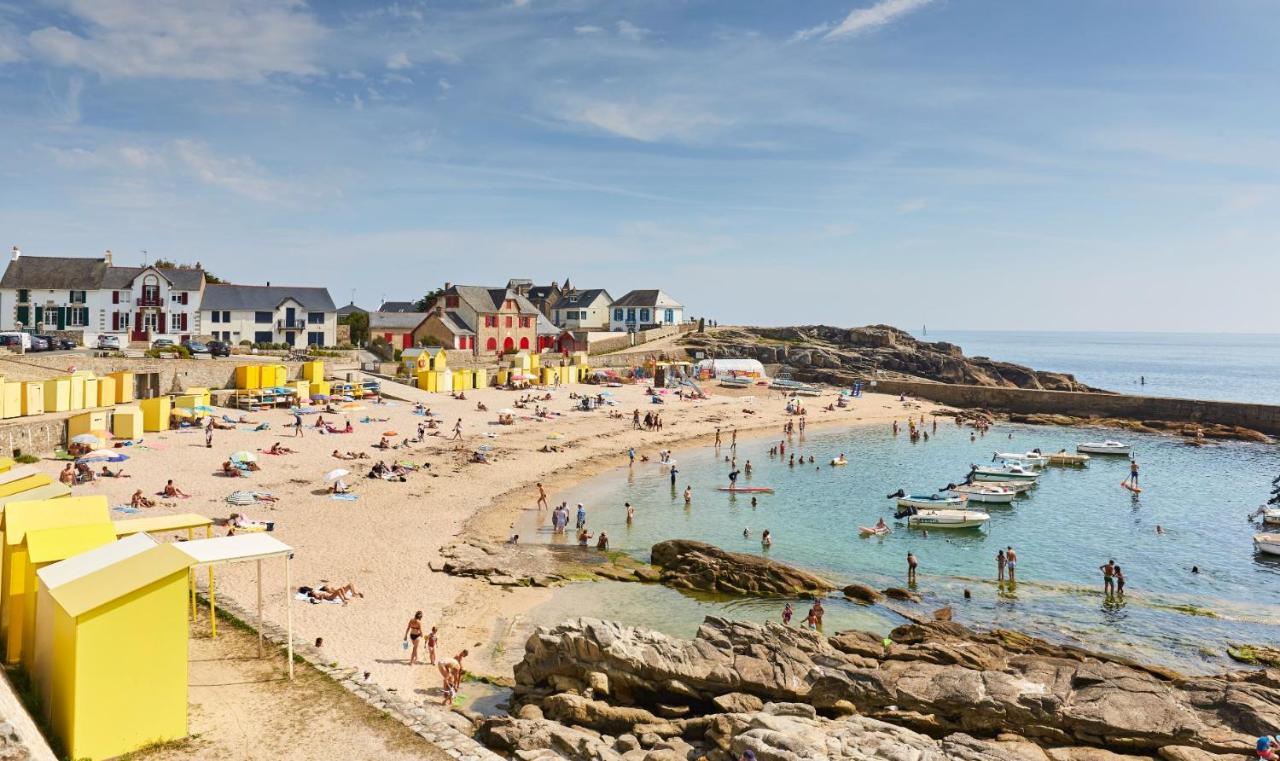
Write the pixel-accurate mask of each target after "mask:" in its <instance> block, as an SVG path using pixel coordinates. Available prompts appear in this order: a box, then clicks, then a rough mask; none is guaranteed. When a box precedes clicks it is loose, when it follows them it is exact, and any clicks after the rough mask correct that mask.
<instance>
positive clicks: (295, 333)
mask: <svg viewBox="0 0 1280 761" xmlns="http://www.w3.org/2000/svg"><path fill="white" fill-rule="evenodd" d="M200 325H201V327H202V328H203V330H202V331H201V333H202V335H208V336H212V337H213V338H214V339H215V340H219V341H225V342H227V343H230V344H238V343H240V342H241V341H251V342H253V343H255V344H256V343H275V344H288V345H289V346H297V347H299V348H302V347H306V346H333V345H335V344H336V343H337V342H338V337H337V336H338V310H337V308H336V307H334V305H333V299H332V298H330V296H329V289H327V288H297V287H290V286H273V285H270V284H267V285H222V284H214V285H207V286H205V289H204V299H203V301H202V302H201V304H200Z"/></svg>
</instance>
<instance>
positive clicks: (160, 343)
mask: <svg viewBox="0 0 1280 761" xmlns="http://www.w3.org/2000/svg"><path fill="white" fill-rule="evenodd" d="M175 345H176V344H174V342H173V339H172V338H157V339H156V340H154V341H152V342H151V348H153V349H168V348H171V347H173V346H175Z"/></svg>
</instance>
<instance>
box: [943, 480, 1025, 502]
mask: <svg viewBox="0 0 1280 761" xmlns="http://www.w3.org/2000/svg"><path fill="white" fill-rule="evenodd" d="M947 491H949V492H951V493H952V494H959V495H964V496H966V497H968V498H969V501H970V502H986V503H989V504H994V505H1007V504H1009V503H1011V502H1013V498H1014V497H1016V496H1018V493H1017V492H1016V491H1014V490H1013V489H1006V488H1004V487H1003V486H987V485H986V484H985V483H977V484H961V485H960V486H952V487H951V488H949V489H948V490H947Z"/></svg>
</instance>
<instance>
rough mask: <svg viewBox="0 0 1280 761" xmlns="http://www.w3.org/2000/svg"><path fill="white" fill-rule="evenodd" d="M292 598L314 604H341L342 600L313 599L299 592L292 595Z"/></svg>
mask: <svg viewBox="0 0 1280 761" xmlns="http://www.w3.org/2000/svg"><path fill="white" fill-rule="evenodd" d="M293 599H295V600H298V601H299V602H309V603H314V604H316V605H341V604H342V600H313V599H311V598H310V597H308V596H307V595H305V594H303V593H301V592H297V593H295V594H294V595H293Z"/></svg>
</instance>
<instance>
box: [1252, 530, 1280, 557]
mask: <svg viewBox="0 0 1280 761" xmlns="http://www.w3.org/2000/svg"><path fill="white" fill-rule="evenodd" d="M1253 548H1254V549H1255V550H1257V551H1258V552H1261V553H1263V554H1264V555H1280V534H1254V535H1253Z"/></svg>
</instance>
